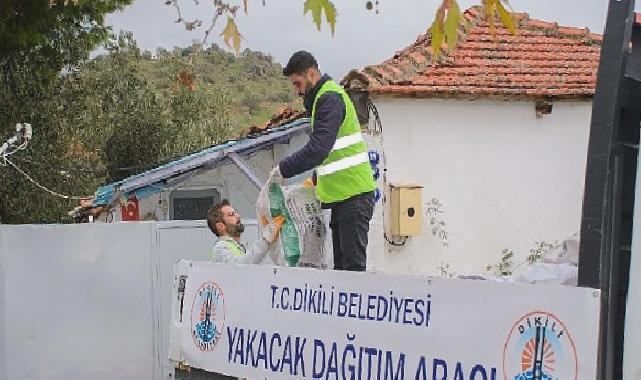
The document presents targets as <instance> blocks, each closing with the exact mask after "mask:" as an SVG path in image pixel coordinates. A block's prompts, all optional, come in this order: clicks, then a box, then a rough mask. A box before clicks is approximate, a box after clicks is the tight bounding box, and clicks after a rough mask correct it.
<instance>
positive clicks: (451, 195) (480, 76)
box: [342, 7, 602, 274]
mask: <svg viewBox="0 0 641 380" xmlns="http://www.w3.org/2000/svg"><path fill="white" fill-rule="evenodd" d="M481 12H482V10H481V9H480V8H476V7H474V8H470V9H468V10H466V11H465V12H464V19H465V22H464V23H462V24H461V25H460V26H459V30H458V33H459V43H458V44H457V46H456V47H455V48H453V49H452V50H451V51H448V50H447V47H446V46H443V49H442V52H441V54H440V56H439V57H438V59H434V58H433V57H432V51H433V50H432V44H431V34H430V31H429V30H428V31H427V33H425V34H424V35H421V36H419V37H418V38H417V40H416V42H414V43H413V44H411V45H410V46H408V47H406V48H404V49H402V50H400V51H398V52H396V53H395V54H394V55H393V56H392V57H391V58H389V59H387V60H385V61H384V62H381V63H379V64H375V65H371V66H366V67H364V68H361V69H358V70H353V71H351V72H350V73H349V74H348V75H347V76H346V77H345V78H344V79H343V80H342V84H343V86H344V87H345V88H346V89H348V91H349V92H350V93H351V94H352V96H353V98H354V99H358V101H357V102H356V103H357V104H361V105H362V104H366V103H367V100H364V99H368V101H369V102H371V104H372V105H373V107H370V109H372V108H373V109H375V110H376V111H377V112H376V114H377V117H378V119H377V120H376V121H377V122H380V129H381V130H382V132H381V133H382V135H381V137H382V138H381V141H382V144H383V151H384V153H385V169H386V171H385V173H386V181H387V183H392V182H396V183H418V184H420V185H422V186H423V187H424V191H423V202H424V203H425V204H424V209H426V214H425V220H424V227H425V228H424V233H423V235H422V236H418V237H412V238H409V239H408V240H407V242H405V244H404V245H402V246H398V247H397V246H394V245H391V244H389V243H386V242H385V241H384V240H383V239H382V238H378V237H377V236H378V235H383V234H382V232H380V233H373V234H372V235H371V239H374V240H375V241H374V242H373V243H371V244H373V245H379V246H383V247H384V248H383V249H371V250H369V254H370V256H369V257H368V265H369V267H370V268H372V269H373V270H385V271H392V272H394V271H397V272H402V273H407V272H408V271H409V272H410V273H412V272H413V273H426V274H437V273H439V272H441V271H442V270H443V271H445V272H447V271H451V272H455V273H459V274H461V273H463V274H465V273H479V272H483V271H484V270H485V268H486V267H487V266H488V265H491V264H496V263H498V262H499V261H500V259H501V255H500V252H501V251H503V250H511V251H513V252H514V254H515V258H514V259H513V260H514V261H515V263H517V262H518V261H519V260H521V259H524V258H525V256H526V255H527V254H528V253H529V252H530V249H531V248H533V247H535V246H536V244H537V242H541V241H545V242H550V243H554V242H555V241H562V240H563V239H565V238H567V237H569V236H571V235H573V234H575V233H576V232H578V231H579V228H580V218H581V205H582V192H583V186H584V179H585V168H586V157H587V146H588V135H589V127H590V117H591V107H592V96H593V95H594V91H595V84H596V74H597V68H598V65H599V53H600V43H601V40H602V38H601V36H600V35H598V34H594V33H591V32H590V31H589V30H588V29H587V28H578V27H570V26H560V25H558V24H557V23H555V22H549V21H541V20H536V19H533V18H531V17H529V16H528V15H527V14H524V13H521V14H514V17H515V20H516V24H517V26H518V33H517V34H515V35H513V34H511V33H510V32H509V31H508V30H507V29H506V28H504V27H503V26H502V25H501V23H500V22H498V21H497V23H496V29H495V31H494V33H493V32H492V30H491V29H490V26H489V24H488V22H486V19H485V17H484V16H483V15H482V13H481ZM360 115H361V117H362V116H363V112H361V113H360ZM373 117H374V116H373V114H372V113H370V115H369V119H370V120H369V123H370V124H371V123H372V122H373V121H372V118H373ZM432 199H437V200H438V201H439V202H440V204H442V207H441V210H442V213H440V212H438V211H435V210H434V207H433V205H432V206H430V205H428V204H427V203H428V201H430V200H432ZM379 217H381V216H380V215H379ZM433 218H435V219H433ZM435 221H436V224H434V223H435ZM441 221H442V222H444V226H442V225H437V224H438V223H439V222H441ZM379 224H382V223H377V222H376V220H375V221H374V222H373V223H372V226H373V228H374V229H376V228H379V227H378V225H379ZM441 226H442V228H441ZM434 228H436V230H437V233H436V236H433V234H432V232H433V231H434ZM441 230H445V232H446V234H445V235H443V234H440V236H441V238H439V233H438V231H441ZM443 236H446V237H447V241H446V242H445V241H443V240H444V239H443V238H442V237H443ZM448 265H449V266H448ZM437 268H440V269H437ZM443 268H449V269H443Z"/></svg>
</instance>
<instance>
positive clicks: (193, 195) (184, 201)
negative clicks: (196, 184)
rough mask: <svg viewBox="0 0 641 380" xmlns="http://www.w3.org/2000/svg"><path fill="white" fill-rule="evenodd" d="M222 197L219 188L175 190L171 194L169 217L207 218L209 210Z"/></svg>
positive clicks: (185, 218) (182, 218)
mask: <svg viewBox="0 0 641 380" xmlns="http://www.w3.org/2000/svg"><path fill="white" fill-rule="evenodd" d="M220 199H221V197H220V192H219V191H218V190H217V189H203V190H174V191H172V192H171V193H170V194H169V219H171V220H200V219H206V218H207V210H209V208H210V207H211V206H212V205H214V203H218V202H220Z"/></svg>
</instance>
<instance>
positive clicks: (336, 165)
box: [316, 152, 369, 176]
mask: <svg viewBox="0 0 641 380" xmlns="http://www.w3.org/2000/svg"><path fill="white" fill-rule="evenodd" d="M368 161H369V155H368V154H367V152H363V153H358V154H357V155H355V156H349V157H345V158H341V159H340V160H338V161H334V162H332V163H331V164H327V165H323V166H319V167H318V168H316V174H317V175H318V176H325V175H328V174H332V173H336V172H338V171H341V170H345V169H349V168H351V167H352V166H356V165H359V164H362V163H363V162H368Z"/></svg>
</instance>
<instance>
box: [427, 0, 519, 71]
mask: <svg viewBox="0 0 641 380" xmlns="http://www.w3.org/2000/svg"><path fill="white" fill-rule="evenodd" d="M506 5H507V6H509V3H508V0H481V6H482V9H483V12H484V14H485V19H486V20H487V22H488V24H489V26H490V30H491V32H492V34H493V35H494V34H495V33H496V26H495V25H496V19H497V16H498V19H499V21H500V22H501V24H502V25H503V26H504V27H505V28H507V30H509V31H510V33H512V34H516V33H517V30H516V29H517V28H516V22H515V21H514V17H513V16H512V13H511V12H510V11H509V10H508V9H507V8H506ZM461 25H463V26H465V25H466V21H465V17H463V12H461V8H460V7H459V5H458V2H457V1H456V0H442V3H441V5H440V6H439V8H438V9H437V10H436V16H435V17H434V21H433V22H432V25H431V27H430V33H431V37H432V57H433V60H435V61H436V60H438V58H439V56H440V55H441V50H442V46H443V42H446V43H447V48H448V50H452V49H454V47H456V44H457V43H458V37H459V28H460V27H461Z"/></svg>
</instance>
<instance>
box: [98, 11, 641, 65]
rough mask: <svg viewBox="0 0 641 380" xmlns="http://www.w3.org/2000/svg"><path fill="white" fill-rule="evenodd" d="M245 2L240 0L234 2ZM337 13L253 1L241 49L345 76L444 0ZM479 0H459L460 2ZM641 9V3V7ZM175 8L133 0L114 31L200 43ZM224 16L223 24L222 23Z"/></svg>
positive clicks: (157, 41) (382, 54)
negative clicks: (297, 58)
mask: <svg viewBox="0 0 641 380" xmlns="http://www.w3.org/2000/svg"><path fill="white" fill-rule="evenodd" d="M193 1H194V0H180V2H179V3H180V4H182V5H181V8H182V10H183V13H184V14H183V16H184V18H185V19H190V18H193V17H197V18H199V19H201V20H208V19H209V18H211V16H213V11H212V9H213V5H212V4H213V1H212V0H200V5H198V6H195V5H193ZM230 1H231V2H232V3H234V2H235V3H238V4H242V1H240V0H230ZM333 1H334V4H335V6H336V9H337V11H338V20H337V23H336V30H335V34H334V36H332V35H331V33H330V29H329V27H328V25H327V24H326V23H323V25H322V28H321V31H320V32H318V30H317V29H316V27H315V26H314V24H313V23H312V19H311V15H310V14H307V15H305V16H303V4H304V1H303V0H265V6H263V5H262V2H263V1H262V0H248V4H249V9H248V10H249V12H248V15H245V14H244V13H242V12H240V13H239V15H238V17H237V24H238V29H239V31H240V33H241V34H242V35H243V43H242V48H250V49H252V50H259V51H262V52H264V53H268V54H270V55H271V56H272V57H274V59H275V60H276V61H277V62H279V63H281V64H282V65H284V64H286V63H287V60H288V58H289V57H290V56H291V54H292V53H293V52H295V51H297V50H308V51H310V52H311V53H312V54H314V56H315V57H316V59H317V61H318V62H319V65H320V66H321V70H322V71H324V72H327V73H329V74H330V75H332V76H334V77H335V78H341V77H342V76H344V75H345V74H346V73H347V72H348V71H349V70H351V69H357V68H361V67H363V66H366V65H369V64H376V63H380V62H382V61H383V60H385V59H387V58H389V57H391V56H392V55H393V54H394V53H395V52H396V51H398V50H400V49H402V48H404V47H405V46H407V45H409V44H411V43H412V42H414V41H415V40H416V37H417V36H418V35H420V34H422V33H424V32H425V31H426V30H427V28H428V27H429V25H430V24H431V22H432V20H433V18H434V14H435V12H436V8H437V7H438V5H439V3H440V1H439V0H379V1H378V3H379V5H378V11H379V13H378V14H376V13H375V12H374V11H368V10H367V9H366V6H365V4H366V1H365V0H333ZM479 3H480V0H459V4H460V5H461V8H463V9H465V8H467V7H469V6H472V5H476V4H479ZM510 4H511V5H512V8H513V9H514V11H516V12H526V13H528V14H529V15H530V17H532V18H537V19H542V20H546V21H556V22H558V23H559V25H565V26H577V27H588V28H590V30H591V31H592V32H595V33H603V28H604V25H605V19H606V13H607V1H605V0H511V1H510ZM639 7H641V5H638V6H637V8H639ZM176 19H177V13H176V10H175V8H173V7H171V6H167V5H165V1H164V0H134V3H133V4H132V5H130V6H128V7H127V8H125V9H124V10H123V11H121V12H116V13H114V14H112V15H109V16H108V17H107V24H108V25H110V26H111V27H112V29H113V30H114V32H118V31H120V30H127V31H131V32H133V34H134V37H135V38H136V40H137V41H138V45H139V46H140V47H141V48H142V49H145V50H150V51H152V52H154V51H156V49H157V48H159V47H164V48H167V49H171V48H173V47H175V46H179V47H183V46H189V45H190V44H191V43H192V42H193V41H200V40H202V38H203V36H204V31H205V28H204V27H201V28H198V29H196V30H194V31H187V30H185V27H184V25H183V24H181V23H175V21H176ZM220 21H223V22H220ZM224 21H225V20H224V19H220V20H219V22H218V23H217V25H216V28H215V29H214V33H213V34H212V36H211V37H210V38H209V40H208V42H215V43H217V44H218V45H220V46H223V45H224V44H223V42H222V40H221V37H219V36H218V35H219V33H220V32H221V31H222V29H223V28H224V26H225V22H224Z"/></svg>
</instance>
